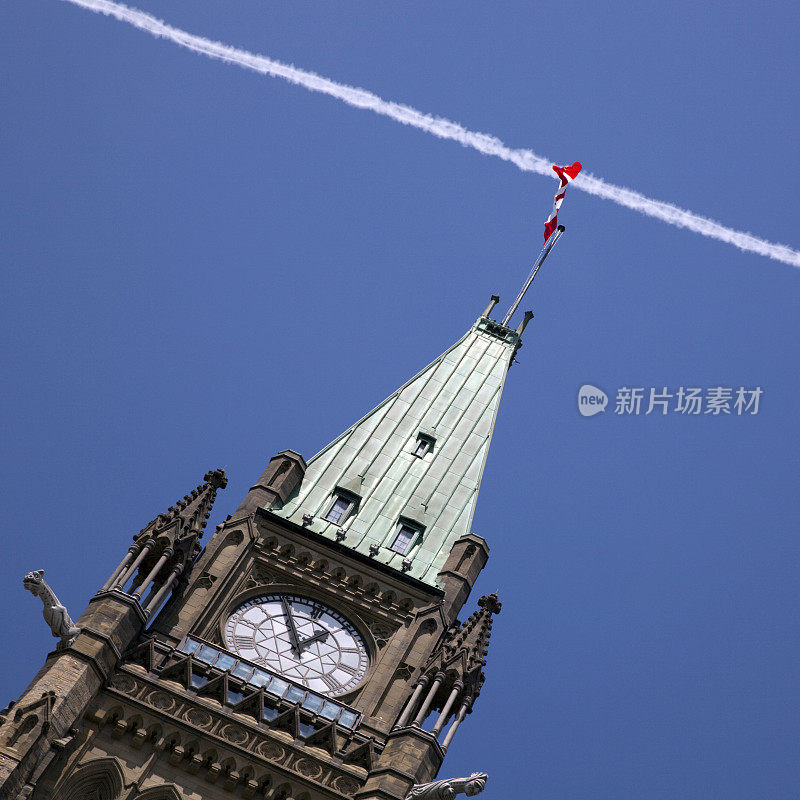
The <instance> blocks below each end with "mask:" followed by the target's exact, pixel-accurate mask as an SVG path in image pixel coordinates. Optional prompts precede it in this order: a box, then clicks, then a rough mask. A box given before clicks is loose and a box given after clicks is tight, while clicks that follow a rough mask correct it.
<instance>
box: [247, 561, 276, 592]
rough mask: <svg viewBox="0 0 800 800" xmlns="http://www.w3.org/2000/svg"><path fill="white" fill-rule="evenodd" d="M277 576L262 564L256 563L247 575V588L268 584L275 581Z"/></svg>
mask: <svg viewBox="0 0 800 800" xmlns="http://www.w3.org/2000/svg"><path fill="white" fill-rule="evenodd" d="M274 581H275V576H274V575H273V574H272V573H271V572H270V571H269V570H267V569H265V568H264V567H263V565H261V564H254V565H253V569H252V571H251V572H250V574H249V575H248V576H247V588H248V589H252V588H254V587H256V586H266V585H267V584H268V583H273V582H274Z"/></svg>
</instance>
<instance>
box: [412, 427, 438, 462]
mask: <svg viewBox="0 0 800 800" xmlns="http://www.w3.org/2000/svg"><path fill="white" fill-rule="evenodd" d="M434 441H435V440H434V438H433V437H432V436H427V435H426V434H424V433H418V434H417V443H416V445H415V447H414V450H413V453H414V455H415V456H417V458H422V457H423V456H424V455H425V454H426V453H430V452H431V450H433V443H434Z"/></svg>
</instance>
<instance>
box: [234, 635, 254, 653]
mask: <svg viewBox="0 0 800 800" xmlns="http://www.w3.org/2000/svg"><path fill="white" fill-rule="evenodd" d="M233 646H234V647H236V648H238V649H240V650H242V649H244V650H252V649H253V637H252V636H241V635H239V634H236V635H235V636H234V637H233Z"/></svg>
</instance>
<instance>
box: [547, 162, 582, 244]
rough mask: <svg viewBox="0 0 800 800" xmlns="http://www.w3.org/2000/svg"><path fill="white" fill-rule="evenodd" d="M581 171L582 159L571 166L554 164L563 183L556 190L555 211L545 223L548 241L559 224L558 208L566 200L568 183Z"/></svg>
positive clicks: (555, 170) (554, 170) (554, 168)
mask: <svg viewBox="0 0 800 800" xmlns="http://www.w3.org/2000/svg"><path fill="white" fill-rule="evenodd" d="M580 171H581V163H580V161H576V162H575V163H574V164H572V165H570V166H569V167H557V166H556V165H555V164H553V172H555V173H556V175H558V177H559V180H560V181H561V184H560V186H559V187H558V191H557V192H556V199H555V200H554V201H553V211H552V212H551V214H550V216H549V217H548V218H547V222H545V224H544V240H545V242H547V240H548V239H549V238H550V234H551V233H552V232H553V231H554V230H555V229H556V227H557V226H558V209H559V208H561V203H562V201H563V200H564V195H565V194H566V193H567V184H568V183H569V182H570V181H574V180H575V178H577V177H578V173H579V172H580Z"/></svg>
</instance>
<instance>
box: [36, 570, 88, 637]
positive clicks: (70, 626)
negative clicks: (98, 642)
mask: <svg viewBox="0 0 800 800" xmlns="http://www.w3.org/2000/svg"><path fill="white" fill-rule="evenodd" d="M43 575H44V570H42V569H37V570H36V572H29V573H28V574H27V575H26V576H25V577H24V578H23V579H22V585H23V586H24V587H25V588H26V589H27V590H28V591H29V592H32V593H33V594H35V595H36V596H37V597H40V598H41V599H42V603H44V609H43V610H42V614H43V616H44V621H45V622H46V623H47V624H48V625H49V626H50V630H51V631H52V633H53V636H55V637H56V638H60V639H61V643H60V647H69V646H70V645H71V644H72V643H73V642H74V641H75V639H76V638H77V636H78V634H79V633H80V632H81V629H80V628H78V627H77V626H76V625H75V623H74V622H73V621H72V619H71V618H70V615H69V614H68V613H67V609H66V608H64V606H62V605H61V603H59V602H58V598H57V597H56V595H55V593H54V592H53V590H52V589H51V588H50V587H49V586H48V585H47V582H46V581H45V580H44V578H43Z"/></svg>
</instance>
